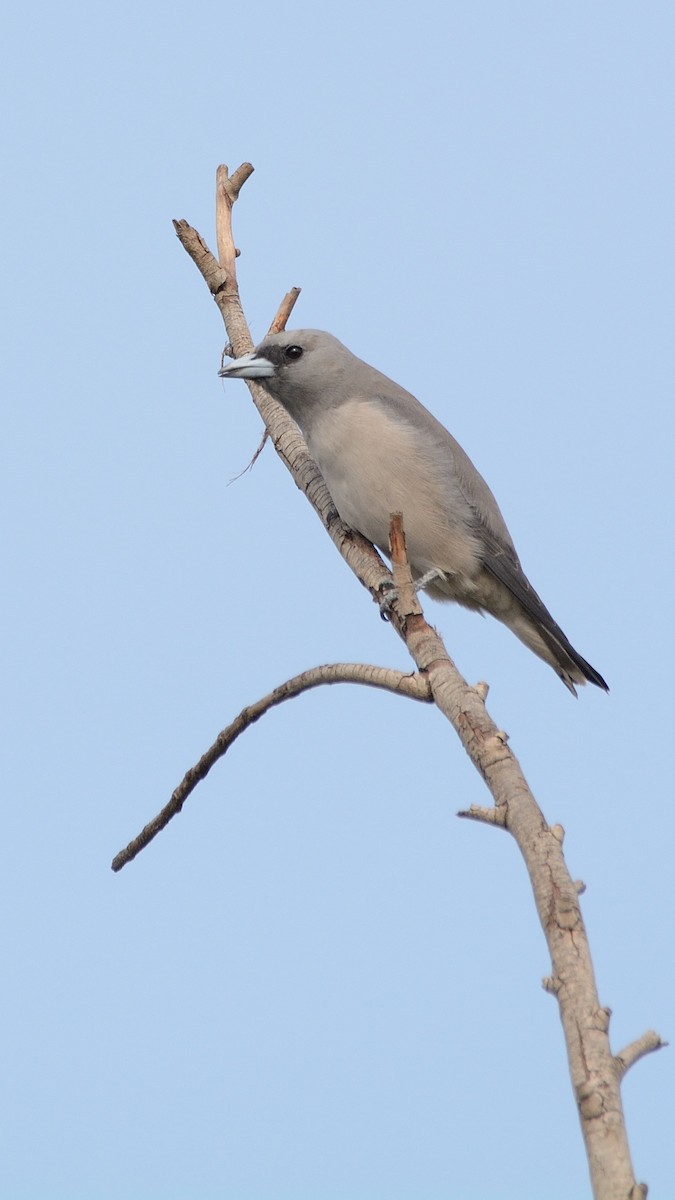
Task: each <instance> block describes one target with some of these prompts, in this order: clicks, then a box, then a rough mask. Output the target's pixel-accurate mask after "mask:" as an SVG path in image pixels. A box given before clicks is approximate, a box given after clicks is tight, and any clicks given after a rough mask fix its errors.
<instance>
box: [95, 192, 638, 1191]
mask: <svg viewBox="0 0 675 1200" xmlns="http://www.w3.org/2000/svg"><path fill="white" fill-rule="evenodd" d="M230 182H231V181H230ZM222 187H223V189H225V190H226V183H225V182H223V184H222ZM222 203H223V207H224V209H226V210H227V220H230V219H231V204H227V202H226V201H222ZM176 232H177V234H178V236H179V238H180V239H181V242H182V243H183V245H184V246H185V248H186V250H187V251H188V253H189V254H190V255H191V257H192V258H193V261H194V262H195V264H196V266H197V267H198V269H199V270H200V271H201V273H202V275H203V277H204V279H205V281H206V283H207V285H208V287H209V289H210V291H211V294H212V295H213V297H214V299H215V301H216V303H217V304H218V307H219V308H220V311H221V313H222V316H223V320H224V322H225V326H226V329H227V333H228V336H229V339H230V342H231V345H232V347H233V348H234V353H235V354H236V356H239V355H240V354H244V353H246V352H247V351H249V350H250V349H251V347H252V342H251V338H250V334H249V331H248V327H247V326H246V322H245V320H244V316H243V312H242V310H241V304H240V302H239V297H238V294H237V291H236V279H235V277H234V257H233V255H232V249H231V248H228V254H229V259H228V270H227V272H225V271H223V268H222V266H220V265H219V264H218V263H217V262H216V261H215V260H214V259H213V256H212V255H210V252H209V251H208V248H207V247H206V245H205V243H204V242H203V240H202V239H201V238H200V237H199V234H197V233H196V232H195V231H194V230H191V229H190V227H189V226H188V225H187V224H186V222H177V223H176ZM219 245H220V239H219ZM231 245H232V246H234V242H233V241H232V243H231ZM228 246H229V243H228ZM249 388H250V391H251V395H252V397H253V401H254V403H255V405H256V407H257V408H258V411H259V412H260V414H261V416H262V418H263V421H264V422H265V425H266V427H267V429H268V430H269V432H270V436H271V438H272V441H273V443H274V446H275V449H276V450H277V453H278V454H279V455H280V457H281V459H282V461H283V462H284V463H285V465H286V466H287V468H288V470H289V471H290V472H291V474H292V475H293V478H294V480H295V482H296V484H297V486H298V487H299V488H300V489H301V490H302V491H304V492H305V495H306V496H307V498H308V500H309V501H310V503H311V504H312V506H313V508H314V510H315V512H316V513H317V515H318V516H319V519H320V520H321V521H322V523H323V525H324V527H325V529H326V530H327V532H328V534H329V535H330V537H331V538H332V540H333V542H334V543H335V545H336V547H337V549H338V550H339V552H340V554H341V555H342V557H343V558H344V559H345V561H346V562H347V564H348V565H349V567H350V568H351V570H352V571H353V572H354V574H355V575H356V576H357V578H358V579H359V580H360V582H361V583H362V584H363V585H364V586H365V587H367V588H368V589H369V590H370V592H371V595H372V596H373V598H374V599H375V600H376V601H377V602H378V603H379V604H381V605H382V604H384V603H385V602H386V606H387V611H388V614H389V616H390V619H391V624H392V626H393V628H394V629H395V630H396V632H397V633H398V634H399V636H400V637H401V638H402V639H403V641H404V642H405V644H406V646H407V648H408V651H409V653H410V655H411V657H412V658H413V661H414V662H415V664H416V666H417V669H418V671H419V672H420V674H421V675H423V676H426V677H427V678H428V680H429V683H430V686H431V690H432V694H433V699H434V702H435V703H436V705H437V707H438V708H439V709H440V711H441V712H442V713H443V714H444V715H445V716H446V718H447V720H448V721H449V722H450V723H451V724H452V726H453V728H454V729H455V730H456V732H457V734H458V736H459V738H460V741H461V743H462V745H463V747H464V749H465V751H466V752H467V754H468V755H469V757H470V759H471V761H472V762H473V764H474V766H475V767H476V769H477V770H478V772H479V773H480V775H481V776H482V778H483V779H484V780H485V782H486V784H487V786H488V788H489V790H490V792H491V794H492V797H493V800H494V804H495V816H494V817H493V816H492V815H491V810H490V809H481V808H480V807H479V806H472V807H471V808H470V809H469V810H468V811H467V814H466V815H467V816H469V817H470V818H472V819H474V820H482V821H484V822H485V823H487V824H500V823H501V817H497V815H496V814H497V813H502V812H503V813H504V814H505V816H504V821H503V824H504V827H505V828H507V829H508V830H509V832H510V833H511V834H512V835H513V837H514V838H515V840H516V842H517V844H518V847H519V849H520V852H521V854H522V856H523V858H524V860H525V863H526V866H527V870H528V873H529V876H530V880H531V883H532V889H533V893H534V898H535V903H536V906H537V912H538V914H539V919H540V921H541V925H542V928H543V931H544V934H545V936H546V940H547V944H548V947H549V952H550V955H551V963H552V974H551V977H550V979H549V981H548V984H547V986H549V988H550V990H551V991H553V993H554V994H555V995H556V998H557V1000H558V1004H559V1008H560V1016H561V1020H562V1025H563V1030H564V1034H565V1041H566V1046H567V1054H568V1058H569V1063H570V1072H571V1076H572V1082H573V1087H574V1092H575V1097H576V1102H577V1107H578V1111H579V1115H580V1118H581V1126H582V1131H583V1135H584V1139H585V1142H586V1151H587V1155H588V1160H589V1165H590V1170H591V1180H592V1186H593V1194H594V1196H595V1198H596V1200H615V1197H617V1196H624V1197H631V1198H632V1200H638V1197H640V1196H641V1195H643V1194H644V1193H643V1187H642V1185H638V1184H637V1183H636V1182H635V1179H634V1175H633V1170H632V1166H631V1161H630V1153H629V1149H628V1143H627V1138H626V1133H625V1127H624V1120H623V1112H622V1106H621V1094H620V1087H619V1076H618V1072H617V1069H616V1064H615V1060H614V1058H613V1055H612V1053H611V1048H610V1043H609V1037H608V1030H607V1023H608V1022H607V1016H606V1010H605V1009H603V1008H602V1006H601V1004H600V1001H599V998H598V994H597V989H596V985H595V978H594V974H593V966H592V962H591V957H590V951H589V947H588V941H587V937H586V931H585V928H584V923H583V918H582V915H581V909H580V907H579V899H578V895H577V888H576V886H575V884H574V882H573V880H572V878H571V876H570V874H569V872H568V870H567V866H566V864H565V860H564V856H563V849H562V841H563V837H564V831H563V830H562V828H561V827H560V826H554V827H553V828H549V827H548V825H547V823H546V821H545V819H544V817H543V814H542V813H541V811H540V809H539V807H538V805H537V803H536V801H535V799H534V797H533V795H532V793H531V791H530V789H529V787H528V784H527V781H526V779H525V776H524V774H523V772H522V769H521V767H520V764H519V763H518V760H517V759H516V757H515V755H514V754H513V752H512V751H511V749H510V747H509V746H508V744H507V737H506V735H505V734H504V732H503V731H500V730H499V729H498V727H497V726H496V725H495V724H494V722H493V721H492V720H491V718H490V716H489V714H488V712H487V710H486V708H485V703H484V701H485V696H486V694H487V691H486V687H485V685H481V684H479V685H478V686H477V687H476V688H472V687H469V685H468V684H467V683H466V681H465V680H464V679H463V678H462V676H461V675H460V674H459V672H458V671H457V668H456V667H455V665H454V663H453V662H452V660H451V658H450V656H449V655H448V652H447V650H446V648H445V646H444V644H443V641H442V640H441V638H440V637H439V636H438V634H437V633H436V631H435V630H434V629H433V628H432V627H431V626H429V625H428V624H427V622H426V620H425V619H424V616H423V613H422V611H421V608H420V606H419V602H418V601H417V598H416V595H415V593H414V588H411V586H410V584H409V582H408V581H407V580H405V579H403V578H402V576H401V575H400V573H398V567H400V566H401V565H402V560H403V559H404V558H405V549H404V548H403V550H402V551H401V549H400V546H399V548H398V549H396V548H395V549H393V550H392V556H393V557H394V556H395V557H396V558H397V559H398V560H399V561H397V563H396V567H397V584H396V586H395V587H393V584H394V580H393V579H392V575H391V574H390V572H388V571H387V569H386V567H385V566H384V563H383V562H382V560H381V558H380V557H379V555H378V554H377V551H376V550H375V549H374V547H373V546H371V545H370V543H368V542H367V541H366V540H365V539H364V538H363V537H361V536H360V535H359V534H358V533H356V532H355V531H353V530H350V529H349V528H348V527H347V526H345V525H344V524H343V523H342V521H341V520H340V518H339V515H338V513H337V511H336V509H335V506H334V504H333V502H332V500H331V497H330V495H329V493H328V491H327V489H326V486H325V484H324V482H323V479H322V477H321V474H320V472H319V470H318V467H317V466H316V463H315V462H314V461H313V459H312V458H311V456H310V455H309V452H308V450H307V447H306V445H305V443H304V441H303V439H302V437H301V435H300V433H299V430H298V429H297V426H295V424H294V422H293V421H292V420H291V418H290V417H289V416H288V414H287V413H286V412H285V410H284V409H283V408H282V407H281V405H279V404H277V403H276V401H274V400H273V399H272V398H271V396H269V395H268V394H267V393H266V392H265V390H264V389H263V388H262V387H260V386H259V385H257V384H255V382H250V383H249ZM411 592H412V595H411ZM118 857H119V856H118ZM602 1014H605V1016H604V1017H603V1016H602Z"/></svg>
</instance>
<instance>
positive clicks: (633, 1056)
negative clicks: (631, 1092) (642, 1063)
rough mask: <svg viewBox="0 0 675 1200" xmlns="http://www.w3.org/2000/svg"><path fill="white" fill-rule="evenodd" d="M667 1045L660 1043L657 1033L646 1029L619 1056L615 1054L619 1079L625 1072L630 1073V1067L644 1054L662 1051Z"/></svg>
mask: <svg viewBox="0 0 675 1200" xmlns="http://www.w3.org/2000/svg"><path fill="white" fill-rule="evenodd" d="M667 1045H668V1043H667V1042H664V1041H662V1040H661V1038H660V1037H659V1035H658V1033H655V1031H654V1030H653V1029H648V1030H647V1032H646V1033H643V1034H642V1037H639V1038H636V1039H635V1041H634V1042H631V1043H630V1045H629V1046H626V1048H625V1049H624V1050H622V1051H621V1053H620V1054H617V1056H616V1058H615V1060H614V1061H615V1063H616V1069H617V1072H618V1075H619V1079H623V1077H624V1075H625V1074H626V1072H627V1071H630V1069H631V1067H632V1066H634V1065H635V1063H636V1062H638V1061H639V1060H640V1059H641V1058H644V1057H645V1055H646V1054H653V1052H654V1051H655V1050H663V1048H664V1047H665V1046H667Z"/></svg>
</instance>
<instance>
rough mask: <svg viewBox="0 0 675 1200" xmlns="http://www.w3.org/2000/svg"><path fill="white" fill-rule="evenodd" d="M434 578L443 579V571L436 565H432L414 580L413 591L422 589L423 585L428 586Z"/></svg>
mask: <svg viewBox="0 0 675 1200" xmlns="http://www.w3.org/2000/svg"><path fill="white" fill-rule="evenodd" d="M435 579H445V571H441V570H440V569H439V568H438V567H432V568H431V570H430V571H426V572H425V574H424V575H421V576H420V578H419V579H416V580H415V591H416V592H422V591H424V589H425V587H428V586H429V584H430V583H433V582H434V580H435Z"/></svg>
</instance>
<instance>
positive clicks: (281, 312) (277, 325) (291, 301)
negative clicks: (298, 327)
mask: <svg viewBox="0 0 675 1200" xmlns="http://www.w3.org/2000/svg"><path fill="white" fill-rule="evenodd" d="M301 291H302V288H299V287H294V288H291V290H290V292H286V295H285V296H284V298H283V300H282V301H281V304H280V305H279V308H278V309H277V315H276V317H275V318H274V320H273V321H272V324H271V325H270V327H269V329H268V333H281V331H282V329H285V328H286V322H287V321H288V318H289V317H290V315H291V313H292V312H293V309H294V308H295V302H296V300H297V298H298V296H299V295H300V292H301Z"/></svg>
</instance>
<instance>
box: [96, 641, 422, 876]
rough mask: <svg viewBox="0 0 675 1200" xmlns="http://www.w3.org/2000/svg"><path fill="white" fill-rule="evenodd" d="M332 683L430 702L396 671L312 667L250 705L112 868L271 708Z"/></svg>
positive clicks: (141, 844) (414, 678)
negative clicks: (351, 684)
mask: <svg viewBox="0 0 675 1200" xmlns="http://www.w3.org/2000/svg"><path fill="white" fill-rule="evenodd" d="M330 683H360V684H363V685H365V686H366V687H374V688H381V689H382V690H384V691H388V692H393V693H394V695H396V696H405V697H406V698H407V699H409V700H422V701H425V702H426V703H427V704H428V703H430V702H431V689H430V687H429V683H428V681H427V680H426V679H424V678H423V677H422V676H420V675H414V674H405V672H403V671H395V670H393V669H390V668H388V667H374V666H370V665H369V664H368V663H329V664H327V665H326V666H323V667H312V668H311V669H310V670H309V671H303V672H302V674H301V675H295V676H294V677H293V679H288V680H287V681H286V682H285V683H282V684H281V685H280V686H279V687H276V688H275V689H274V691H273V692H270V693H269V694H268V695H267V696H263V697H262V699H260V700H256V701H255V703H253V704H250V705H247V707H246V708H243V709H242V710H241V712H240V713H239V716H237V717H235V719H234V721H232V722H231V723H230V724H229V725H227V726H226V728H225V729H223V730H221V732H220V733H219V734H218V737H217V738H216V740H215V742H214V743H213V745H212V746H210V747H209V749H208V750H207V751H206V753H205V754H203V755H202V757H201V758H200V760H199V762H198V763H196V764H195V766H194V767H190V769H189V771H187V772H186V774H185V775H184V777H183V779H182V781H181V783H179V785H178V787H177V788H176V789H175V790H174V791H173V793H172V795H171V799H170V800H169V802H168V804H165V806H164V808H163V809H162V810H161V812H159V813H158V814H157V816H156V817H153V819H152V820H151V821H149V822H148V824H147V825H146V826H145V827H144V829H142V830H141V832H140V833H139V834H138V836H137V837H135V838H134V839H133V841H131V842H129V845H128V846H127V847H126V848H125V849H124V850H120V852H119V854H116V855H115V857H114V859H113V861H112V864H111V865H112V869H113V871H121V869H122V867H124V866H125V865H126V864H127V863H128V862H131V860H132V858H135V857H136V855H137V854H139V853H140V851H141V850H143V849H144V848H145V847H146V846H147V845H148V844H149V843H150V842H151V841H152V840H153V838H154V837H156V836H157V834H158V833H160V831H161V830H162V829H164V828H165V827H166V826H167V825H168V824H169V821H170V820H171V819H172V817H175V816H176V815H177V814H178V813H179V812H180V811H181V809H182V807H183V805H184V803H185V801H186V800H187V798H188V796H189V795H190V793H191V792H193V791H194V789H195V788H196V786H197V784H198V783H200V782H201V780H202V779H205V778H206V776H207V775H208V773H209V771H210V770H211V768H212V767H213V766H214V764H215V763H217V762H218V759H219V758H222V757H223V755H224V754H226V753H227V751H228V750H229V748H230V746H231V745H232V744H233V742H235V741H236V740H237V738H238V737H239V735H240V734H242V733H243V732H244V730H246V729H248V727H249V725H253V724H254V722H255V721H258V720H259V719H260V717H262V716H264V715H265V713H266V712H269V710H270V709H271V708H275V707H276V706H277V705H278V704H283V703H284V701H285V700H292V699H294V698H295V697H296V696H299V695H301V694H302V692H307V691H310V690H311V689H312V688H316V687H321V686H322V685H323V684H330Z"/></svg>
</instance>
